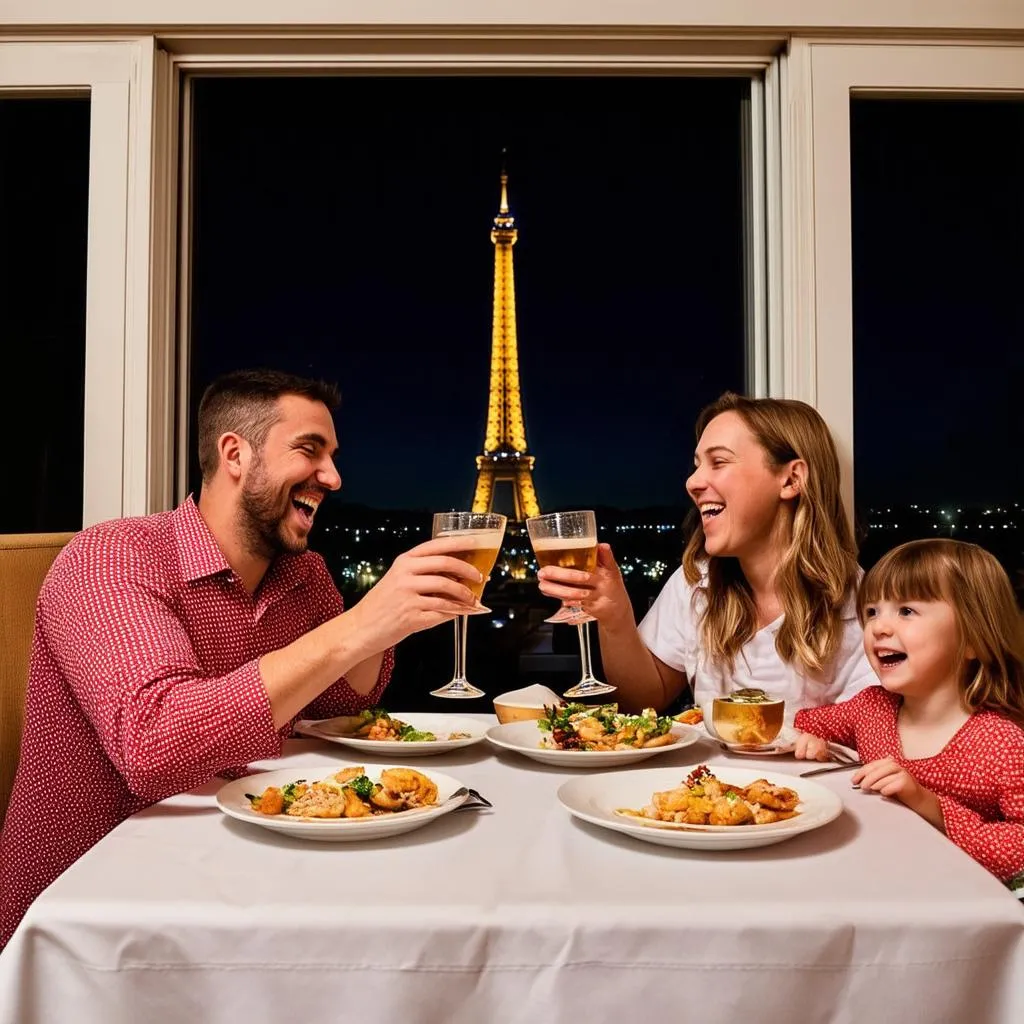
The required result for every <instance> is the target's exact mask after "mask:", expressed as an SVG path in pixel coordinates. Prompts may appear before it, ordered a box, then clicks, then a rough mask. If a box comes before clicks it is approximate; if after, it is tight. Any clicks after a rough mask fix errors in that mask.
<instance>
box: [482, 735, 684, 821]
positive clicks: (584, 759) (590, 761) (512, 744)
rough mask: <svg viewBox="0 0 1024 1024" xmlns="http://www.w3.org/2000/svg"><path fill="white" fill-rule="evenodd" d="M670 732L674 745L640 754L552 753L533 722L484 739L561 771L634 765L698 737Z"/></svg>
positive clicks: (621, 751)
mask: <svg viewBox="0 0 1024 1024" xmlns="http://www.w3.org/2000/svg"><path fill="white" fill-rule="evenodd" d="M671 731H672V734H673V736H675V737H676V742H675V743H666V744H665V745H664V746H663V747H641V748H640V749H639V750H636V749H630V750H552V749H551V748H550V747H542V746H540V742H541V740H542V739H544V738H546V737H550V736H551V733H547V732H541V730H540V728H539V727H538V725H537V722H536V721H535V720H531V721H528V722H508V723H507V724H506V725H495V726H492V727H491V728H490V729H488V730H487V739H488V740H489V741H490V742H491V743H493V744H494V745H495V746H496V747H501V748H502V749H503V750H514V751H515V752H516V753H517V754H524V755H525V756H526V757H532V758H533V760H534V761H540V762H541V763H542V764H556V765H558V766H559V767H561V768H610V767H611V766H612V765H623V764H633V762H635V761H643V760H644V759H645V758H648V757H656V756H657V755H658V754H666V753H668V752H669V751H670V750H682V748H683V747H688V746H689V745H690V744H691V743H696V742H697V740H699V739H700V737H701V734H700V732H699V731H698V730H697V729H695V728H693V726H690V725H683V724H681V723H680V722H676V723H675V724H674V725H673V726H672V730H671ZM645 803H646V801H645Z"/></svg>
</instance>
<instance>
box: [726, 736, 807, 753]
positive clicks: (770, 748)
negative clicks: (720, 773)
mask: <svg viewBox="0 0 1024 1024" xmlns="http://www.w3.org/2000/svg"><path fill="white" fill-rule="evenodd" d="M718 742H719V743H720V744H721V746H722V749H723V750H727V751H728V752H729V753H730V754H739V755H741V756H742V757H777V756H778V755H779V754H792V753H793V751H794V750H795V749H796V744H795V743H794V742H793V741H792V740H789V741H788V742H787V741H786V740H783V739H777V740H775V742H774V743H765V744H761V745H758V744H753V743H725V742H723V741H722V740H719V741H718Z"/></svg>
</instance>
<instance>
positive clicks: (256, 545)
mask: <svg viewBox="0 0 1024 1024" xmlns="http://www.w3.org/2000/svg"><path fill="white" fill-rule="evenodd" d="M287 515H288V505H285V509H284V512H281V511H280V510H279V505H278V496H277V495H276V494H275V492H274V489H273V487H271V486H270V485H269V484H268V483H267V475H266V472H265V471H264V469H263V463H262V462H261V461H260V460H259V458H258V457H257V458H256V459H255V460H254V461H253V464H252V467H251V469H250V473H249V479H248V480H246V482H245V486H244V487H243V489H242V497H241V512H240V515H239V526H240V528H241V530H242V532H243V534H244V535H245V538H246V543H247V545H248V546H249V548H250V549H251V550H252V551H253V552H254V553H255V554H259V555H263V556H264V557H266V558H273V557H275V556H276V555H281V554H288V555H301V554H302V553H303V552H304V551H305V550H306V548H307V546H308V544H307V541H306V538H305V537H302V536H299V537H294V538H293V537H289V536H288V534H287V533H286V532H285V530H284V527H283V523H284V519H285V516H287Z"/></svg>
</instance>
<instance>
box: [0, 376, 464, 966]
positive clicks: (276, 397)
mask: <svg viewBox="0 0 1024 1024" xmlns="http://www.w3.org/2000/svg"><path fill="white" fill-rule="evenodd" d="M337 398H338V396H337V391H336V390H335V389H334V388H333V387H332V386H330V385H326V384H323V383H322V382H317V381H310V380H305V379H303V378H300V377H293V376H290V375H287V374H282V373H277V372H273V371H240V372H236V373H232V374H228V375H226V376H225V377H222V378H220V379H218V380H217V381H214V383H212V384H211V385H210V387H209V388H208V389H207V390H206V393H205V394H204V395H203V399H202V402H201V404H200V407H199V461H200V465H201V468H202V473H203V483H202V488H201V491H200V496H199V502H198V504H196V503H195V502H194V501H193V500H192V498H191V496H190V497H189V498H188V499H186V500H185V501H184V502H183V503H182V504H181V505H180V506H179V507H178V508H176V509H175V510H174V511H173V512H162V513H157V514H155V515H150V516H143V517H140V518H133V519H120V520H112V521H110V522H106V523H100V524H99V525H96V526H93V527H90V528H88V529H86V530H83V531H82V532H81V533H79V534H78V535H77V536H76V537H75V538H74V539H73V540H72V541H71V543H69V544H68V545H67V547H66V548H65V549H64V551H62V552H61V554H60V555H59V556H58V557H57V559H56V560H55V562H54V564H53V567H52V569H51V570H50V572H49V574H48V575H47V577H46V580H45V581H44V583H43V586H42V590H41V592H40V596H39V603H38V605H37V609H36V626H35V637H34V642H33V651H32V663H31V667H30V671H29V682H28V691H27V694H26V704H25V729H24V735H23V740H22V748H21V759H20V761H19V765H18V773H17V776H16V778H15V783H14V789H13V792H12V795H11V802H10V805H9V808H8V811H7V816H6V819H5V821H4V830H3V834H2V836H0V946H2V945H4V944H6V942H7V939H8V938H9V937H10V935H11V933H12V932H13V930H14V928H15V926H16V925H17V923H18V921H19V920H20V919H21V917H22V916H23V914H24V912H25V910H26V909H27V907H28V905H29V904H30V903H31V902H32V900H33V899H35V897H36V896H37V895H38V894H39V893H40V892H41V891H42V890H43V889H44V888H45V887H46V886H47V885H49V883H50V882H51V881H53V879H55V878H56V877H57V876H58V875H59V874H60V873H61V872H62V871H64V869H65V868H67V867H68V866H69V865H70V864H71V863H73V862H74V861H75V860H76V859H77V858H78V857H80V856H81V855H82V854H83V853H84V852H85V851H86V850H88V849H89V847H91V846H92V845H93V844H95V843H96V842H97V841H98V840H99V839H101V838H102V837H103V836H104V835H106V833H107V832H109V831H110V830H111V829H112V828H114V827H115V826H116V825H117V824H118V823H119V822H121V821H123V820H124V819H125V818H127V817H129V816H130V815H132V814H134V813H135V812H136V811H139V810H141V809H142V808H143V807H146V806H148V805H149V804H152V803H154V802H156V801H158V800H162V799H163V798H165V797H168V796H171V795H172V794H174V793H180V792H183V791H185V790H188V789H191V788H193V787H194V786H197V785H199V784H201V783H203V782H206V781H208V780H209V779H210V778H212V777H214V776H216V775H225V774H226V775H230V774H238V773H240V772H241V771H243V770H244V766H245V765H246V764H247V763H249V762H251V761H255V760H260V759H264V758H269V757H276V756H278V755H279V754H280V752H281V747H282V741H283V739H284V737H286V736H287V735H288V733H289V731H290V728H291V725H292V723H293V722H294V721H295V720H296V718H298V717H300V716H303V717H311V718H326V717H331V716H334V715H338V714H345V713H349V712H353V711H357V710H359V709H361V708H364V707H369V706H372V705H373V704H374V703H376V702H378V700H379V698H380V696H381V693H382V692H383V690H384V687H385V686H386V685H387V682H388V678H389V677H390V674H391V668H392V664H393V653H392V648H393V646H394V644H396V643H397V642H398V641H399V640H401V639H402V638H403V637H404V636H407V635H409V634H410V633H413V632H416V631H417V630H421V629H427V628H429V627H431V626H435V625H437V624H438V623H441V622H446V621H448V620H449V619H452V618H453V617H454V616H456V615H460V614H465V613H466V612H467V611H469V610H470V609H471V608H472V607H473V605H474V600H473V596H472V594H471V592H470V591H469V589H468V588H467V587H466V586H464V585H463V583H462V582H459V581H460V580H470V581H472V582H477V581H479V579H480V574H479V572H478V571H477V570H476V569H474V568H473V567H472V566H470V565H469V564H468V563H467V562H463V561H461V560H459V559H456V558H452V557H450V556H449V554H448V553H449V552H451V551H453V550H455V549H456V548H457V547H458V545H459V540H458V539H457V538H455V539H452V538H440V539H438V540H434V541H428V542H427V543H425V544H421V545H419V546H418V547H416V548H413V549H412V550H411V551H408V552H406V553H404V554H402V555H400V556H399V557H398V558H396V559H395V562H394V564H393V565H392V566H391V568H390V569H389V571H388V572H387V573H386V574H385V575H384V576H383V577H382V578H381V580H380V581H379V582H378V583H377V585H376V586H375V587H374V588H373V589H372V590H370V591H369V593H367V594H366V595H365V596H364V597H363V599H362V600H361V601H360V602H359V603H358V604H357V605H356V606H355V607H354V608H352V609H351V610H350V611H343V610H342V602H341V595H340V594H339V593H338V591H337V589H336V588H335V586H334V583H333V581H332V580H331V577H330V575H329V574H328V572H327V569H326V567H325V565H324V562H323V559H322V558H321V557H320V556H319V555H317V554H315V553H313V552H310V551H308V550H307V542H308V538H309V532H310V529H311V527H312V525H313V521H314V517H315V516H316V510H317V508H318V506H319V504H320V502H321V501H322V500H323V498H324V496H325V495H326V494H327V492H328V491H334V490H337V489H338V488H339V487H340V486H341V478H340V477H339V475H338V471H337V469H336V468H335V466H334V462H333V461H332V460H333V456H334V455H335V453H336V451H337V447H338V443H337V438H336V435H335V430H334V423H333V420H332V416H331V410H332V409H333V408H334V406H335V405H336V404H337Z"/></svg>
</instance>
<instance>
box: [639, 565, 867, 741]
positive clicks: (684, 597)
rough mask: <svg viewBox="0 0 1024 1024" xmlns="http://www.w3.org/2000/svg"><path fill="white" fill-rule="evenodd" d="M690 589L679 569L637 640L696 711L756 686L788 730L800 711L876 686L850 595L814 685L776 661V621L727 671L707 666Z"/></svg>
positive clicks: (758, 634) (756, 636)
mask: <svg viewBox="0 0 1024 1024" xmlns="http://www.w3.org/2000/svg"><path fill="white" fill-rule="evenodd" d="M695 589H696V588H695V587H692V586H691V585H690V584H689V583H687V582H686V578H685V576H683V570H682V567H680V568H678V569H676V571H675V572H674V573H673V574H672V575H671V577H669V580H668V582H667V583H666V584H665V586H664V587H663V588H662V591H661V593H660V594H659V595H658V597H657V599H656V600H655V602H654V604H653V605H651V608H650V611H648V613H647V614H646V615H645V616H644V618H643V621H642V622H641V623H640V636H641V638H642V639H643V641H644V643H645V644H646V645H647V648H648V650H650V651H651V653H652V654H654V655H655V656H656V657H658V658H660V659H661V660H662V661H663V662H664V663H665V664H666V665H668V666H670V667H671V668H674V669H676V670H677V671H679V672H685V673H686V678H687V680H689V683H690V685H691V687H692V688H693V699H694V703H695V704H696V705H698V706H700V707H702V706H703V705H704V704H705V703H706V702H707V701H710V700H712V699H713V698H715V697H721V696H724V695H725V694H727V693H732V692H733V691H734V690H739V689H742V688H743V687H747V686H756V687H759V688H760V689H762V690H764V691H765V692H766V693H769V694H771V695H772V696H774V697H781V698H783V699H784V700H785V701H786V722H787V724H792V722H793V716H794V715H795V714H796V713H797V711H799V710H800V709H801V708H813V707H818V706H819V705H820V704H832V703H834V702H835V701H838V700H845V699H847V698H848V697H852V696H853V695H854V694H855V693H859V692H860V691H861V690H863V689H864V687H866V686H874V685H876V684H877V683H878V677H877V676H876V675H875V673H874V672H873V671H872V669H871V664H870V663H869V662H868V659H867V655H866V654H865V653H864V633H863V630H862V629H861V626H860V623H859V622H858V621H857V611H856V603H855V600H854V597H853V596H852V595H851V596H850V598H849V600H848V601H847V603H846V606H845V607H844V608H843V639H842V643H841V645H840V648H839V651H838V652H837V654H836V658H835V662H834V665H833V669H832V671H831V672H830V673H828V675H827V677H826V679H825V681H820V680H817V679H812V678H809V677H808V676H805V675H804V674H803V673H802V672H801V671H800V670H799V669H798V668H797V667H796V666H795V665H790V664H787V663H786V662H784V661H783V660H782V658H780V657H779V652H778V651H777V650H776V649H775V634H776V633H777V632H778V630H779V627H780V626H781V625H782V616H780V617H779V618H778V619H776V620H775V621H774V622H771V623H769V624H768V625H767V626H764V627H762V628H761V629H759V630H758V631H757V632H756V633H755V634H754V636H753V637H751V638H750V640H748V641H747V643H745V644H744V645H743V647H742V648H741V649H740V652H739V654H738V655H737V656H736V660H735V663H734V664H733V667H732V669H731V670H730V669H729V668H728V666H720V665H714V664H710V663H709V662H708V660H707V658H706V657H705V656H704V652H703V650H702V649H701V644H700V630H699V627H698V615H699V612H700V608H701V602H702V601H703V597H702V596H701V595H698V596H697V602H696V604H695V602H694V591H695Z"/></svg>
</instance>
